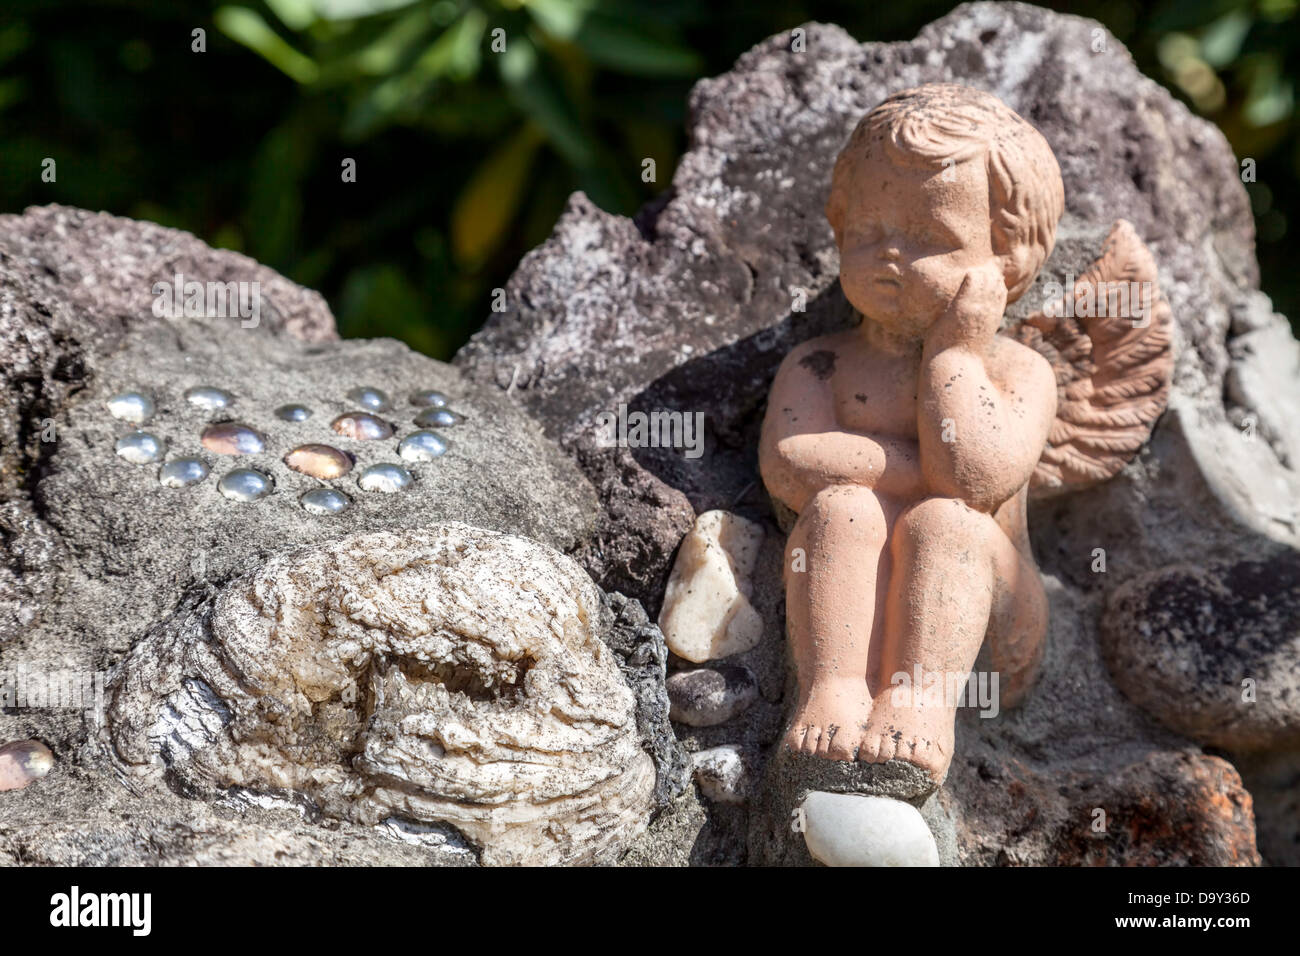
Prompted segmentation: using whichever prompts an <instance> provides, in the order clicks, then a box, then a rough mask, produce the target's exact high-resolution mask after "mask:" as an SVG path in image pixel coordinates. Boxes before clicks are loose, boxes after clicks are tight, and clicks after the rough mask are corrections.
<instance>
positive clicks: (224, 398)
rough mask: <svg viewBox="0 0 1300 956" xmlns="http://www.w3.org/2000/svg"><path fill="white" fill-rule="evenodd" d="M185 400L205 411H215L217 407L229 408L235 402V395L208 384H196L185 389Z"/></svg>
mask: <svg viewBox="0 0 1300 956" xmlns="http://www.w3.org/2000/svg"><path fill="white" fill-rule="evenodd" d="M185 401H187V402H189V403H190V404H191V405H193V406H194V407H195V408H201V409H203V410H204V411H206V412H215V411H217V410H218V409H221V408H229V407H230V406H231V405H233V404H235V396H233V395H231V394H230V393H229V392H227V391H224V390H223V389H220V388H213V387H212V386H210V385H198V386H195V387H194V388H188V389H186V390H185Z"/></svg>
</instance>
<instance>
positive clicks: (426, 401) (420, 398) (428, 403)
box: [411, 388, 448, 408]
mask: <svg viewBox="0 0 1300 956" xmlns="http://www.w3.org/2000/svg"><path fill="white" fill-rule="evenodd" d="M447 401H448V399H447V396H446V395H444V394H442V392H437V391H434V390H433V389H431V388H429V389H423V390H421V391H418V392H412V393H411V404H412V405H417V406H419V407H420V408H442V407H443V406H445V405H446V404H447Z"/></svg>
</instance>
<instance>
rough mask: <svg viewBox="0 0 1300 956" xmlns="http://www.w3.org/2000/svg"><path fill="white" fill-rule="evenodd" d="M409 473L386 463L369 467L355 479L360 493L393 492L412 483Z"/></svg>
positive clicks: (397, 466) (399, 466)
mask: <svg viewBox="0 0 1300 956" xmlns="http://www.w3.org/2000/svg"><path fill="white" fill-rule="evenodd" d="M414 480H415V479H413V478H412V477H411V473H410V472H409V471H407V470H406V469H405V468H403V467H402V466H401V465H393V464H389V463H387V462H385V463H383V464H380V465H371V466H370V467H369V468H367V469H366V470H365V471H363V472H362V473H361V474H360V475H359V476H358V477H357V486H358V487H360V489H361V490H362V491H383V492H390V493H391V492H394V491H401V490H402V489H403V488H406V487H408V486H409V485H410V484H411V482H412V481H414Z"/></svg>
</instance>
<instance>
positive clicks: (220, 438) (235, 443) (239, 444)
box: [199, 422, 266, 455]
mask: <svg viewBox="0 0 1300 956" xmlns="http://www.w3.org/2000/svg"><path fill="white" fill-rule="evenodd" d="M199 441H201V442H202V443H203V447H204V448H206V449H207V450H208V451H215V452H216V453H217V454H218V455H256V454H258V453H259V452H263V451H266V439H265V438H263V437H262V435H261V433H259V432H256V431H254V430H253V429H251V428H249V427H248V426H247V425H241V424H240V423H239V422H222V423H221V424H219V425H209V426H208V427H207V428H205V429H203V435H202V437H201V438H200V439H199Z"/></svg>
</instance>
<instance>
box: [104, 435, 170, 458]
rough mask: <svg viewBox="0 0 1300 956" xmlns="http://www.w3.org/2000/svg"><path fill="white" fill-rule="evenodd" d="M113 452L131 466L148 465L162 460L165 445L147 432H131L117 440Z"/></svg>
mask: <svg viewBox="0 0 1300 956" xmlns="http://www.w3.org/2000/svg"><path fill="white" fill-rule="evenodd" d="M114 450H115V451H116V452H117V453H118V454H119V455H120V456H121V457H123V458H125V459H126V460H127V461H129V462H130V463H131V464H133V465H148V464H150V463H151V462H155V461H157V460H158V459H160V458H162V456H163V452H164V451H166V450H167V443H166V442H164V441H163V440H162V439H161V438H159V437H158V436H157V435H153V434H150V433H149V432H131V433H130V434H129V435H123V436H122V437H121V438H119V439H118V440H117V445H116V446H114Z"/></svg>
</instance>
